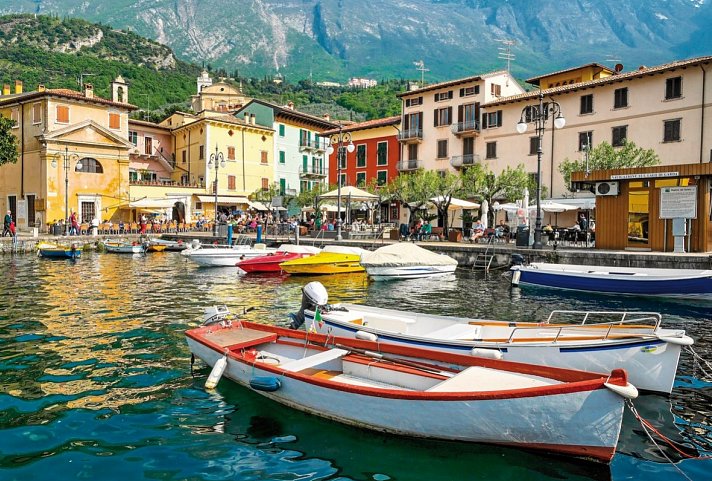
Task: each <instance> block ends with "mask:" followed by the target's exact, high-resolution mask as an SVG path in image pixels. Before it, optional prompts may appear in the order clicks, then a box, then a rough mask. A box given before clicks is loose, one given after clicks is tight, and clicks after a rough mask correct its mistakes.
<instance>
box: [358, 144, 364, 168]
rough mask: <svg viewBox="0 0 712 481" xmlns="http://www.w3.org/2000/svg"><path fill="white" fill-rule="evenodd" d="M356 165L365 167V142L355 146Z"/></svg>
mask: <svg viewBox="0 0 712 481" xmlns="http://www.w3.org/2000/svg"><path fill="white" fill-rule="evenodd" d="M356 167H366V144H360V145H357V146H356Z"/></svg>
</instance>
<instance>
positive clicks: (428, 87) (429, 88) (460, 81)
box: [396, 70, 506, 97]
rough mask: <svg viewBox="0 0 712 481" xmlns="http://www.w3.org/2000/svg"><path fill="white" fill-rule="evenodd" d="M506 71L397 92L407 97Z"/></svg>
mask: <svg viewBox="0 0 712 481" xmlns="http://www.w3.org/2000/svg"><path fill="white" fill-rule="evenodd" d="M505 72H506V70H497V71H494V72H488V73H485V74H481V75H473V76H472V77H465V78H461V79H456V80H447V81H445V82H440V83H436V84H431V85H426V86H425V87H422V88H419V89H416V90H409V91H408V92H402V93H399V94H397V95H396V97H405V96H408V95H415V94H419V93H422V92H428V91H430V90H437V89H442V88H445V87H452V86H454V85H459V84H464V83H468V82H474V81H476V80H482V79H483V78H485V77H491V76H493V75H499V74H502V73H505Z"/></svg>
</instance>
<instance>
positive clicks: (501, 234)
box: [494, 219, 509, 242]
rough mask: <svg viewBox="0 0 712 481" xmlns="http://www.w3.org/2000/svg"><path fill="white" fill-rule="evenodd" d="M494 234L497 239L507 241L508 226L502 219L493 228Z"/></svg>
mask: <svg viewBox="0 0 712 481" xmlns="http://www.w3.org/2000/svg"><path fill="white" fill-rule="evenodd" d="M494 235H495V237H496V238H497V239H498V240H501V241H503V242H508V241H509V226H508V225H507V224H506V223H505V222H504V219H500V221H499V225H498V226H497V227H496V228H495V229H494Z"/></svg>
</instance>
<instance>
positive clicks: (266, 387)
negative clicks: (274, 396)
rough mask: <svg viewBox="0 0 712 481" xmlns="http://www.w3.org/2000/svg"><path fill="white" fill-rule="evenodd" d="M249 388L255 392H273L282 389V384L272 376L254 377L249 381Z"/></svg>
mask: <svg viewBox="0 0 712 481" xmlns="http://www.w3.org/2000/svg"><path fill="white" fill-rule="evenodd" d="M250 387H251V388H252V389H254V390H255V391H266V392H274V391H276V390H277V389H279V388H281V387H282V382H281V381H280V380H279V379H277V378H276V377H274V376H255V377H253V378H252V379H250Z"/></svg>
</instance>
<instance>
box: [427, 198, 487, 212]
mask: <svg viewBox="0 0 712 481" xmlns="http://www.w3.org/2000/svg"><path fill="white" fill-rule="evenodd" d="M430 200H431V201H432V202H442V201H443V200H444V199H443V197H442V196H438V197H431V198H430ZM479 208H480V204H477V203H475V202H470V201H469V200H463V199H457V198H455V197H452V198H451V199H450V209H479Z"/></svg>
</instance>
